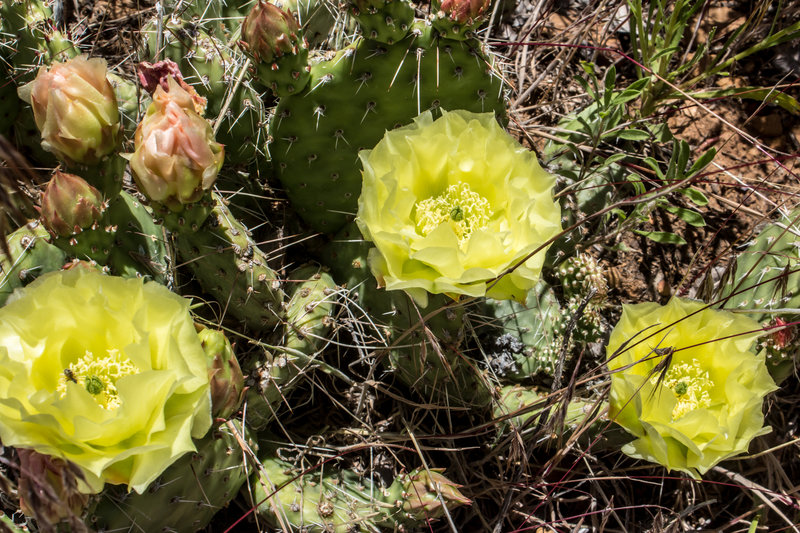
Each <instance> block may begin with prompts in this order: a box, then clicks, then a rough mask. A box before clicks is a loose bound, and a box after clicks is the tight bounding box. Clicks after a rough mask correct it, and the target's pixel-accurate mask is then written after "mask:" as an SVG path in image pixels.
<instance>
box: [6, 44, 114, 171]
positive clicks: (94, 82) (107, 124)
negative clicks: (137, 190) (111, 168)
mask: <svg viewBox="0 0 800 533" xmlns="http://www.w3.org/2000/svg"><path fill="white" fill-rule="evenodd" d="M107 73H108V69H107V66H106V61H105V60H104V59H100V58H92V59H87V58H86V57H84V56H78V57H75V58H73V59H70V60H69V61H65V62H64V63H57V64H55V65H53V66H52V67H51V68H50V69H49V70H48V69H46V68H44V67H43V68H41V69H40V70H39V74H38V75H37V76H36V79H35V80H34V81H33V82H31V83H30V84H28V85H26V86H24V87H21V88H20V90H19V95H20V97H21V98H22V99H23V100H25V101H27V102H29V103H30V104H31V106H32V107H33V116H34V119H35V120H36V126H37V127H38V128H39V131H41V133H42V147H43V148H44V149H45V150H47V151H50V152H52V153H53V154H55V155H56V156H57V157H59V158H61V159H63V160H65V161H66V162H68V163H79V164H87V165H91V164H95V163H97V162H98V161H99V160H100V159H101V158H102V157H103V156H105V155H108V154H110V153H111V152H113V151H114V150H115V149H116V148H117V145H118V144H119V138H120V120H119V109H118V108H117V98H116V95H115V93H114V88H113V87H112V86H111V83H110V82H109V81H108V79H107V78H106V75H107Z"/></svg>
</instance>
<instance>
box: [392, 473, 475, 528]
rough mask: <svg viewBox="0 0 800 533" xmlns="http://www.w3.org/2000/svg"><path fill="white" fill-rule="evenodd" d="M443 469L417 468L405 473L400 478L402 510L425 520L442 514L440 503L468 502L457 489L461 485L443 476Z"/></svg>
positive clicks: (449, 504)
mask: <svg viewBox="0 0 800 533" xmlns="http://www.w3.org/2000/svg"><path fill="white" fill-rule="evenodd" d="M443 471H444V469H442V468H431V469H428V470H423V469H417V470H413V471H412V472H410V473H408V474H406V475H405V476H404V479H403V480H402V481H403V495H404V497H405V501H404V502H403V510H404V511H406V512H407V513H409V514H411V515H412V516H414V517H415V518H416V519H418V520H425V519H430V518H437V517H439V516H442V514H444V511H443V509H442V503H445V504H446V505H447V506H448V508H449V507H451V506H456V505H468V504H470V503H471V501H470V499H469V498H466V497H465V496H464V495H463V494H461V492H460V491H459V490H458V489H459V487H461V485H458V484H456V483H453V482H452V481H450V480H449V479H447V478H446V477H445V476H443V475H442V472H443ZM440 495H441V498H440Z"/></svg>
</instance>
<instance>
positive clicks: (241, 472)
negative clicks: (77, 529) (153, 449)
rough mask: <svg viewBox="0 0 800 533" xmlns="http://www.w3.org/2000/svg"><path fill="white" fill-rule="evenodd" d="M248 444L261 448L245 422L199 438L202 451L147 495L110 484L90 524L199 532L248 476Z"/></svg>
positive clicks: (89, 518) (180, 462)
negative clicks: (245, 430)
mask: <svg viewBox="0 0 800 533" xmlns="http://www.w3.org/2000/svg"><path fill="white" fill-rule="evenodd" d="M247 448H249V449H250V450H253V449H257V446H256V444H255V442H254V441H252V439H251V438H250V437H249V435H248V434H247V433H246V432H243V431H242V428H241V426H240V425H238V424H236V423H234V422H229V423H226V424H222V425H221V426H219V427H218V428H216V429H214V430H212V431H210V432H209V434H208V435H206V436H205V437H204V438H203V439H202V440H200V441H199V442H197V451H196V452H194V453H188V454H186V455H184V456H183V457H181V458H180V459H178V460H177V461H176V462H175V463H173V464H172V465H171V466H170V467H169V468H167V469H166V470H165V471H164V473H163V474H161V476H160V477H159V478H158V479H156V481H154V482H153V483H152V484H151V485H150V486H149V487H148V488H147V490H146V491H145V492H144V493H142V494H137V493H136V492H126V491H125V490H124V488H118V487H114V488H108V489H107V490H106V491H104V492H103V494H102V495H101V496H100V497H99V498H98V500H97V501H96V502H95V504H93V505H91V506H90V508H89V511H88V513H87V518H86V522H87V524H88V525H89V526H91V527H92V528H93V529H94V530H95V531H97V532H98V533H101V532H103V533H111V532H113V531H128V530H135V529H142V530H144V531H186V532H194V531H199V530H201V529H203V528H204V527H206V525H208V523H209V522H210V521H211V518H212V517H213V516H214V515H215V514H216V513H217V512H218V511H219V510H220V509H222V508H223V507H225V506H226V505H228V502H230V501H231V500H232V499H233V498H234V497H235V496H236V495H237V493H238V492H239V488H240V487H241V486H242V485H243V484H244V482H245V480H246V479H247V476H248V475H249V467H248V466H247V461H246V459H245V458H246V452H245V449H247ZM251 453H252V452H251Z"/></svg>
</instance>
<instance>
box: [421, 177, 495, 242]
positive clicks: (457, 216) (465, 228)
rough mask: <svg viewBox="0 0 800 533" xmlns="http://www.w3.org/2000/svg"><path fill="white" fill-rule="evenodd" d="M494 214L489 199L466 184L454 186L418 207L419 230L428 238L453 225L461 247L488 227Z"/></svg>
mask: <svg viewBox="0 0 800 533" xmlns="http://www.w3.org/2000/svg"><path fill="white" fill-rule="evenodd" d="M493 214H494V213H493V212H492V210H491V208H490V205H489V200H487V199H486V198H484V197H483V196H481V195H480V194H478V193H476V192H474V191H473V190H472V189H470V187H469V184H467V183H464V182H459V183H457V184H455V185H450V186H449V187H448V188H447V190H445V192H444V193H442V194H440V195H439V196H434V197H433V198H426V199H425V200H422V201H420V202H417V205H416V222H417V228H419V231H420V232H421V233H422V235H425V236H427V235H428V234H429V233H430V232H432V231H433V230H435V229H436V228H438V227H439V226H440V225H442V224H449V225H450V227H451V228H453V232H455V234H456V237H457V238H458V245H459V246H464V244H465V243H466V242H467V241H469V237H470V235H471V234H472V232H473V231H475V230H476V229H481V228H485V227H486V225H487V224H488V223H489V219H490V218H492V215H493Z"/></svg>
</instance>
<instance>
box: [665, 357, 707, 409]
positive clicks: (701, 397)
mask: <svg viewBox="0 0 800 533" xmlns="http://www.w3.org/2000/svg"><path fill="white" fill-rule="evenodd" d="M654 377H655V379H658V378H657V376H654ZM662 384H663V385H664V386H665V387H667V388H668V389H672V393H673V394H674V395H675V398H676V399H677V400H678V403H677V404H676V405H675V408H674V409H673V410H672V420H673V421H675V420H678V419H679V418H681V417H682V416H684V415H685V414H686V413H689V412H690V411H694V410H695V409H697V408H698V407H708V406H709V405H711V395H710V394H709V390H711V389H712V388H713V387H714V382H713V381H711V378H709V377H708V371H707V370H703V369H702V368H701V367H700V362H699V361H698V360H697V359H692V362H691V363H681V364H679V365H672V366H671V367H670V368H669V370H668V371H667V375H666V376H664V381H663V383H662Z"/></svg>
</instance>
